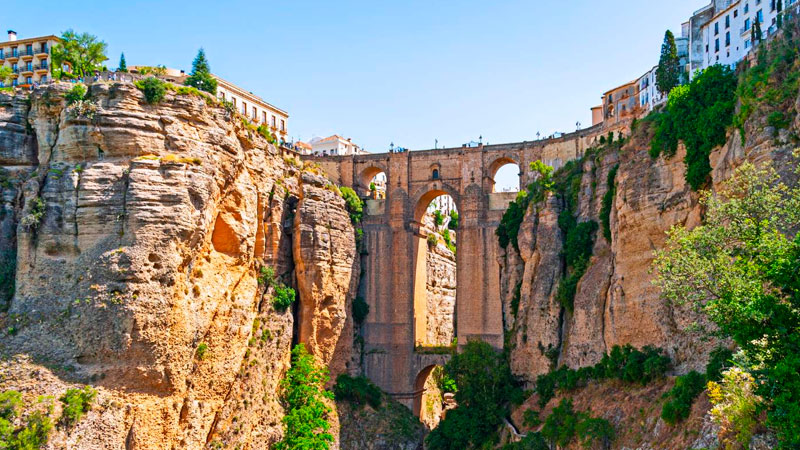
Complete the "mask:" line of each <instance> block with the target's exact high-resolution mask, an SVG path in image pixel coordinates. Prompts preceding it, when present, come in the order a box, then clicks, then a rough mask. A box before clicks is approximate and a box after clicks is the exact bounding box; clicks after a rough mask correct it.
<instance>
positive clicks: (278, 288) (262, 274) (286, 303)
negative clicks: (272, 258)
mask: <svg viewBox="0 0 800 450" xmlns="http://www.w3.org/2000/svg"><path fill="white" fill-rule="evenodd" d="M258 284H260V285H262V286H264V287H266V288H267V289H269V288H272V289H273V293H272V306H273V307H274V308H275V309H276V310H277V311H281V312H283V311H286V310H287V309H288V308H289V307H290V306H292V303H294V301H295V299H296V297H297V293H296V292H295V290H294V289H292V288H290V287H289V286H286V285H285V284H283V283H282V282H281V281H280V280H278V278H277V277H276V276H275V269H273V268H272V267H267V266H262V267H261V270H260V271H259V275H258Z"/></svg>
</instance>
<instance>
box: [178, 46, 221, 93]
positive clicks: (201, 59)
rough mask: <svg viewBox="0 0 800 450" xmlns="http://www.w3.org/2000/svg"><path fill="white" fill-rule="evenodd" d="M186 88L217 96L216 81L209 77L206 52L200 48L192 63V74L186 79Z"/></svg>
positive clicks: (209, 70)
mask: <svg viewBox="0 0 800 450" xmlns="http://www.w3.org/2000/svg"><path fill="white" fill-rule="evenodd" d="M184 84H186V86H192V87H195V88H197V89H200V90H201V91H206V92H209V93H211V94H214V95H217V80H216V78H214V77H213V76H212V75H211V68H210V67H209V65H208V60H207V59H206V52H205V51H204V50H203V49H202V48H201V49H200V50H199V51H198V52H197V56H196V57H195V58H194V61H193V62H192V74H191V75H190V76H189V77H188V78H186V81H185V83H184Z"/></svg>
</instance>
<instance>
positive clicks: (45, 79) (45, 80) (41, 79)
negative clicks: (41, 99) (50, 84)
mask: <svg viewBox="0 0 800 450" xmlns="http://www.w3.org/2000/svg"><path fill="white" fill-rule="evenodd" d="M39 82H40V83H47V75H42V78H39Z"/></svg>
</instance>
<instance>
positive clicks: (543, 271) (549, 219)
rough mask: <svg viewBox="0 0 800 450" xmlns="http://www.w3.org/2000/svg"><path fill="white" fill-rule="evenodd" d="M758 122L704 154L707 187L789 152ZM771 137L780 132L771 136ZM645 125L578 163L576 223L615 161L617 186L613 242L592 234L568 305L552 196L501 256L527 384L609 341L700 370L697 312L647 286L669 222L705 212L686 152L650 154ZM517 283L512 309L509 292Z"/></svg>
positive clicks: (516, 353)
mask: <svg viewBox="0 0 800 450" xmlns="http://www.w3.org/2000/svg"><path fill="white" fill-rule="evenodd" d="M774 132H775V130H773V129H772V128H770V127H766V126H764V124H762V123H751V124H748V129H747V136H748V139H747V140H746V142H745V143H742V140H741V137H740V135H739V133H738V132H735V133H733V134H732V135H731V136H730V137H729V140H728V142H727V143H726V145H724V146H722V147H721V148H719V149H717V150H716V151H714V152H713V153H712V154H711V157H710V161H711V166H712V168H713V173H712V182H711V185H710V189H712V190H713V189H716V188H717V186H718V185H719V183H720V182H722V181H724V180H726V179H728V178H729V177H730V176H731V175H732V173H733V170H734V168H735V167H737V166H738V165H740V164H741V163H742V162H743V161H745V160H747V161H751V162H755V163H757V164H761V163H765V162H773V163H774V165H775V166H776V167H777V168H779V170H780V171H783V172H784V173H785V174H787V175H788V174H789V173H791V165H787V164H783V163H784V162H785V161H786V160H787V159H788V158H789V157H790V155H791V151H792V148H793V147H792V146H791V145H790V137H789V134H788V132H785V131H781V132H780V133H779V134H777V135H775V134H773V133H774ZM776 136H777V137H776ZM649 140H650V135H649V130H648V129H647V128H644V129H641V130H639V131H637V132H636V133H634V136H633V138H632V139H631V140H629V141H628V142H626V144H625V145H624V146H623V147H622V148H619V147H614V146H610V147H605V148H601V149H600V150H598V151H597V152H595V153H592V154H590V155H589V156H587V157H586V158H584V159H583V161H582V165H583V167H582V178H581V180H580V189H579V193H578V205H577V208H576V215H577V220H578V222H586V221H590V220H593V221H596V222H597V223H600V222H601V217H600V214H601V207H602V198H603V196H604V195H605V194H606V192H607V191H608V189H609V185H608V183H607V178H608V174H609V172H610V171H611V170H612V168H614V167H615V166H617V165H618V172H617V175H616V193H615V195H614V196H613V203H612V208H611V214H610V229H611V240H610V242H609V241H608V240H606V239H605V238H604V236H603V233H602V229H601V231H598V232H597V233H596V234H595V237H594V244H593V248H592V256H591V259H590V262H589V266H588V269H587V270H586V272H585V274H584V275H583V277H582V278H581V280H580V282H579V283H578V285H577V290H576V295H575V299H574V309H573V311H572V312H570V311H568V310H567V309H566V308H563V307H562V306H561V305H560V304H559V303H558V302H557V301H556V300H555V293H556V290H557V287H558V283H559V281H560V279H561V278H562V277H563V276H564V267H563V266H564V262H563V257H562V256H561V255H560V253H561V251H562V249H563V246H564V236H563V235H562V234H563V233H562V232H561V230H560V229H559V227H558V224H557V218H558V215H559V213H561V212H562V210H563V209H564V208H565V205H564V204H563V202H562V201H561V199H559V198H558V196H556V195H550V196H548V198H547V199H546V200H545V201H544V202H541V203H538V204H534V205H531V207H530V208H529V210H528V211H527V214H526V216H525V219H524V221H523V223H522V226H521V228H520V234H519V251H517V250H516V249H515V248H514V247H513V246H511V245H509V246H508V248H507V249H506V250H505V251H501V253H500V265H501V288H502V290H503V296H504V320H505V325H506V328H507V329H508V330H510V333H509V337H508V338H507V339H509V342H510V344H511V345H512V346H513V349H512V357H511V366H512V370H513V371H514V373H515V374H517V375H519V376H522V377H523V378H524V379H525V380H527V381H529V382H531V381H534V380H535V378H536V376H537V375H538V374H541V373H545V372H547V371H548V370H550V368H551V367H553V366H554V365H562V364H565V365H567V366H570V367H572V368H578V367H583V366H587V365H593V364H595V363H597V362H598V361H599V360H600V358H601V357H602V355H603V354H604V353H606V352H607V351H610V350H611V348H612V347H613V346H615V345H625V344H631V345H633V346H635V347H643V346H645V345H653V346H656V347H660V348H663V349H664V350H666V352H667V353H668V354H669V356H670V357H671V358H672V359H673V360H674V361H675V362H676V369H677V371H678V372H679V373H683V372H686V371H688V370H690V369H702V368H704V367H705V364H706V361H707V358H708V353H709V352H710V350H712V349H713V348H714V347H716V346H717V345H719V343H718V342H713V341H709V340H704V339H701V338H700V337H701V336H700V335H699V334H695V333H694V332H692V331H689V330H690V328H691V327H690V326H691V325H692V324H695V323H702V322H703V320H704V319H703V316H702V315H700V314H697V313H696V312H694V311H691V310H690V309H689V308H688V307H683V306H679V305H673V304H669V303H667V302H665V301H664V300H663V299H662V298H661V297H660V294H659V291H658V289H657V288H656V287H655V286H653V284H652V280H653V275H652V274H651V273H650V267H651V263H652V261H653V258H654V255H653V252H654V250H655V249H657V248H661V247H662V246H663V244H664V243H665V241H666V232H667V231H668V230H669V228H670V227H672V226H674V225H684V226H687V227H690V228H691V227H694V226H696V225H697V224H699V223H700V220H701V217H702V210H701V206H700V205H699V203H698V199H699V195H698V193H696V192H693V191H692V190H691V188H690V187H689V185H688V184H687V183H686V181H685V177H684V175H685V173H684V172H685V165H684V162H683V158H684V154H685V153H684V151H685V150H684V149H683V148H682V147H681V148H679V150H678V153H677V154H676V155H675V156H673V157H672V158H668V159H665V158H664V157H663V156H662V157H660V158H658V159H656V160H653V159H652V158H651V157H650V156H649V155H648V148H649ZM517 286H518V287H519V294H518V298H519V308H518V313H517V314H516V316H515V315H514V314H513V308H512V305H511V303H512V299H514V297H515V295H517V294H516V293H515V289H516V288H517Z"/></svg>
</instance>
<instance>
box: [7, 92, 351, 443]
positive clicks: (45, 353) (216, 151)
mask: <svg viewBox="0 0 800 450" xmlns="http://www.w3.org/2000/svg"><path fill="white" fill-rule="evenodd" d="M70 87H71V86H70V85H67V84H55V85H51V86H48V87H44V88H39V89H37V90H36V91H34V92H33V93H31V94H27V93H23V92H22V91H17V92H16V94H13V93H0V199H2V208H1V209H0V258H2V265H3V270H2V271H0V284H2V289H0V300H1V301H2V302H3V303H4V309H7V311H8V312H7V313H4V314H2V322H3V323H2V325H3V326H2V329H3V330H4V331H3V332H2V337H0V346H1V347H0V350H2V353H3V355H4V356H5V360H4V361H3V363H2V378H0V387H1V388H2V389H3V390H5V389H16V390H19V391H21V392H22V393H23V395H24V396H25V397H26V398H31V399H32V398H35V397H36V396H38V395H53V396H55V398H58V396H60V395H61V394H62V393H63V391H64V390H65V389H66V388H67V387H70V386H73V385H81V384H90V385H92V386H94V387H96V388H97V389H98V392H99V395H98V400H97V405H98V406H97V407H95V408H93V409H92V410H91V411H90V412H89V413H88V415H87V416H86V418H85V419H83V420H82V421H81V422H80V423H79V424H78V425H77V428H76V429H74V430H69V431H66V430H63V429H61V428H59V431H58V432H57V433H55V434H54V435H53V437H52V438H51V443H50V444H49V445H50V446H52V447H53V448H55V447H64V446H66V447H69V448H109V449H111V448H114V449H117V448H128V449H161V448H163V449H166V448H203V447H205V446H206V445H209V446H218V447H224V448H234V447H236V448H252V449H255V448H268V447H269V446H270V445H271V444H272V443H274V442H276V441H277V440H278V439H279V438H280V436H281V434H282V425H281V422H280V421H281V417H282V415H283V411H282V409H281V405H280V402H279V400H278V383H279V380H280V379H281V378H282V376H283V374H284V372H285V371H286V370H287V368H288V365H289V350H290V346H291V345H292V344H293V340H294V341H295V342H296V341H297V340H298V338H299V339H300V340H302V341H303V342H307V343H308V344H309V348H310V349H311V351H312V352H313V354H314V355H315V356H316V358H317V359H318V361H320V362H322V363H324V364H330V365H331V367H332V369H333V376H335V375H336V374H337V373H341V372H343V371H345V370H347V365H348V363H349V361H350V360H351V352H350V349H351V348H352V324H349V322H348V316H349V311H350V309H349V308H350V302H351V301H352V298H353V294H354V293H355V292H356V288H357V283H358V279H359V276H358V271H359V267H358V261H357V257H356V251H355V238H354V230H353V226H352V225H351V223H350V221H349V217H348V214H347V212H346V210H345V205H344V201H343V200H342V199H341V197H340V196H338V195H336V194H335V193H334V192H333V191H332V190H331V189H329V188H328V187H327V182H326V181H325V179H324V178H322V177H321V176H320V175H318V174H315V173H314V172H315V170H314V168H313V167H310V166H308V165H303V164H302V163H301V162H300V161H299V160H297V159H296V158H294V157H291V156H289V155H283V154H282V153H281V151H280V150H278V149H277V148H276V147H274V146H272V145H270V144H269V143H268V142H267V141H266V140H265V139H264V138H263V137H262V136H261V135H259V134H258V133H257V132H256V131H255V129H254V127H253V126H252V125H249V124H247V123H246V122H244V121H243V120H242V119H241V117H239V116H238V115H236V114H235V113H233V112H232V111H229V110H226V109H225V108H223V107H222V106H221V105H217V104H216V102H215V101H213V100H212V99H205V98H204V97H202V96H198V95H194V94H192V93H191V92H189V93H178V92H175V91H174V90H173V91H168V92H167V95H166V98H165V99H164V100H163V101H161V102H160V103H158V104H155V105H151V104H148V103H147V102H146V101H145V98H144V96H143V94H142V93H141V92H140V91H139V90H138V89H137V88H136V87H134V86H133V85H131V84H124V83H95V84H93V85H91V86H90V89H89V93H88V96H87V99H86V100H83V101H79V102H77V103H74V104H72V105H67V103H66V101H65V99H64V94H65V93H66V91H67V90H68V89H69V88H70ZM262 268H271V269H272V271H274V274H275V277H276V279H277V280H280V281H281V282H282V283H285V284H286V285H289V286H295V287H296V288H297V291H298V292H299V302H298V303H299V305H297V304H296V306H295V307H294V308H295V309H296V310H297V311H292V309H289V310H287V311H280V310H276V308H275V307H273V304H272V294H273V291H274V287H272V286H271V285H270V284H269V283H266V285H265V284H264V283H259V280H258V278H259V275H260V273H261V270H262ZM295 318H297V320H295ZM294 330H298V331H294ZM342 336H343V337H344V339H342V340H340V337H342ZM56 403H58V402H56ZM58 408H59V407H58V405H56V409H58ZM57 413H58V411H56V414H57Z"/></svg>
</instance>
